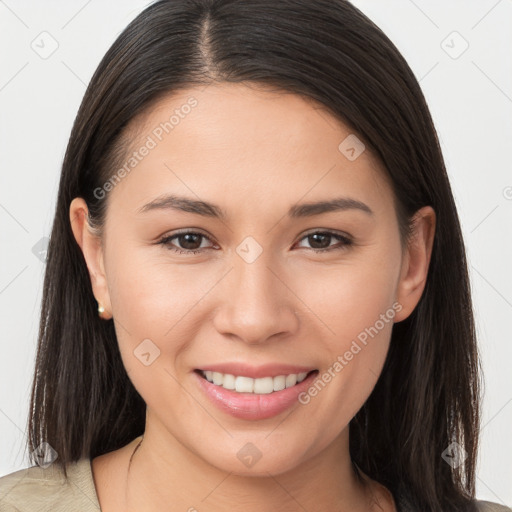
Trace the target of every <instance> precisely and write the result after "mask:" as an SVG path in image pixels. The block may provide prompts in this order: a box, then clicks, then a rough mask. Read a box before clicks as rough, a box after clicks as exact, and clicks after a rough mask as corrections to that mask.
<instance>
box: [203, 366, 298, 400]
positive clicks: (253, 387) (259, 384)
mask: <svg viewBox="0 0 512 512" xmlns="http://www.w3.org/2000/svg"><path fill="white" fill-rule="evenodd" d="M201 373H202V374H203V375H204V376H205V377H206V380H208V381H209V382H212V383H213V384H215V385H217V386H222V387H223V388H225V389H231V390H234V391H236V392H238V393H255V394H257V395H265V394H268V393H273V392H274V391H281V390H282V389H285V388H291V387H292V386H295V384H298V383H299V382H302V381H303V380H304V379H305V378H306V375H307V374H308V372H302V373H291V374H290V375H278V376H277V377H262V378H260V379H252V378H251V377H244V376H242V375H231V374H229V373H219V372H212V371H210V370H206V371H201Z"/></svg>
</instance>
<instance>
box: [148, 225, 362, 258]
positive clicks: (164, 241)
mask: <svg viewBox="0 0 512 512" xmlns="http://www.w3.org/2000/svg"><path fill="white" fill-rule="evenodd" d="M316 234H322V235H330V236H332V237H334V238H336V239H337V240H338V241H340V242H343V244H342V245H341V246H338V247H336V246H335V247H326V248H324V249H313V248H312V249H311V250H312V251H314V252H315V253H322V252H330V251H336V250H340V249H346V248H347V247H350V246H351V245H353V240H352V239H350V238H349V237H347V236H344V235H340V234H339V233H335V232H333V231H328V230H326V231H320V230H319V231H311V232H309V233H307V234H305V235H304V236H303V237H302V238H301V239H299V242H300V241H302V240H303V239H304V238H307V237H309V236H311V235H316ZM184 235H199V236H201V237H203V238H206V239H207V240H209V241H210V242H211V241H212V240H211V239H210V238H209V237H208V236H206V235H204V234H203V233H199V232H197V231H182V232H178V233H175V234H174V235H169V236H165V237H163V238H161V239H160V240H159V241H158V244H160V245H164V246H166V247H167V248H168V249H169V250H171V251H173V252H176V253H179V254H198V253H200V252H203V250H204V249H205V248H203V249H180V248H179V247H175V246H173V245H171V240H174V239H175V238H178V237H180V236H184Z"/></svg>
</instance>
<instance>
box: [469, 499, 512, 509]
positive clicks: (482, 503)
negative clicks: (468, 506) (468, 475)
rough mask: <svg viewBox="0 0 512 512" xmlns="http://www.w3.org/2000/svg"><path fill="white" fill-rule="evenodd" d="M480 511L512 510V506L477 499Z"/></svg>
mask: <svg viewBox="0 0 512 512" xmlns="http://www.w3.org/2000/svg"><path fill="white" fill-rule="evenodd" d="M475 503H476V505H477V509H478V512H512V508H510V507H507V506H505V505H500V504H499V503H494V502H491V501H476V502H475Z"/></svg>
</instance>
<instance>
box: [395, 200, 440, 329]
mask: <svg viewBox="0 0 512 512" xmlns="http://www.w3.org/2000/svg"><path fill="white" fill-rule="evenodd" d="M435 226H436V214H435V212H434V210H433V208H432V207H430V206H424V207H423V208H421V209H419V210H418V211H417V212H416V213H415V215H414V217H413V226H412V233H411V237H410V240H409V242H408V244H407V247H406V249H405V255H404V258H403V262H402V268H401V273H400V279H399V282H398V286H397V293H396V297H397V299H396V300H397V301H398V302H399V303H400V304H401V305H402V309H401V310H400V312H399V313H397V314H396V316H395V322H400V321H402V320H405V319H406V318H407V317H408V316H409V315H410V314H411V313H412V312H413V311H414V308H415V307H416V306H417V304H418V302H419V301H420V299H421V296H422V294H423V290H424V289H425V285H426V282H427V275H428V269H429V266H430V259H431V256H432V247H433V245H434V236H435Z"/></svg>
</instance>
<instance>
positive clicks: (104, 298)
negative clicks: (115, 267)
mask: <svg viewBox="0 0 512 512" xmlns="http://www.w3.org/2000/svg"><path fill="white" fill-rule="evenodd" d="M87 219H88V208H87V203H86V202H85V201H84V199H83V198H81V197H75V198H74V199H73V200H72V201H71V205H70V207H69V220H70V223H71V229H72V231H73V236H74V237H75V240H76V243H77V244H78V246H79V247H80V249H81V250H82V254H83V256H84V259H85V262H86V264H87V270H88V271H89V277H90V279H91V286H92V290H93V293H94V296H95V298H96V300H97V301H98V314H99V316H100V317H101V318H104V319H109V318H111V317H112V314H111V311H112V309H111V304H110V295H109V291H108V286H107V277H106V274H105V265H104V262H103V250H102V246H101V238H100V237H99V236H98V235H96V234H95V233H94V232H93V231H92V229H91V227H90V226H89V223H88V220H87ZM100 306H101V308H102V309H103V311H101V309H100Z"/></svg>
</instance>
